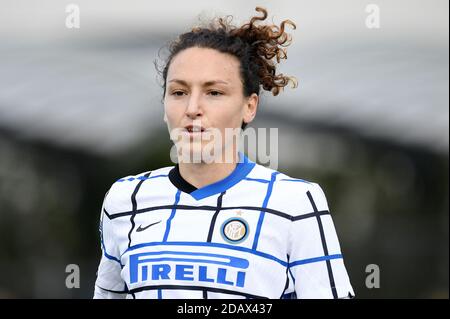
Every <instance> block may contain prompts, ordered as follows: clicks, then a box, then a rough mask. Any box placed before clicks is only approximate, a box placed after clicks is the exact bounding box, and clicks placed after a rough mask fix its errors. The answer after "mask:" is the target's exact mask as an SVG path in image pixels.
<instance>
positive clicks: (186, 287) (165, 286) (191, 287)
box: [130, 285, 269, 299]
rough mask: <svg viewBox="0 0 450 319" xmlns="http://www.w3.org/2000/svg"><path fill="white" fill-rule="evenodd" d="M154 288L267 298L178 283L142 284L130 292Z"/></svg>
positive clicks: (259, 297)
mask: <svg viewBox="0 0 450 319" xmlns="http://www.w3.org/2000/svg"><path fill="white" fill-rule="evenodd" d="M155 289H170V290H207V291H210V292H217V293H222V294H228V295H238V296H244V297H248V298H254V299H269V298H267V297H263V296H257V295H252V294H247V293H244V292H239V291H234V290H228V289H222V288H213V287H201V286H178V285H155V286H144V287H139V288H135V289H131V290H130V293H133V294H135V293H138V292H141V291H146V290H155Z"/></svg>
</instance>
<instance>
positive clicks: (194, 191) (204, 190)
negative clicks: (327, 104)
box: [169, 152, 255, 200]
mask: <svg viewBox="0 0 450 319" xmlns="http://www.w3.org/2000/svg"><path fill="white" fill-rule="evenodd" d="M253 167H255V163H254V162H252V161H251V160H250V159H249V158H248V157H247V156H245V155H244V153H242V152H239V162H238V163H237V165H236V168H235V169H234V170H233V172H232V173H231V174H230V175H228V176H227V177H225V178H224V179H222V180H220V181H217V182H215V183H212V184H209V185H206V186H203V187H201V188H196V187H195V186H193V185H191V184H190V183H189V182H187V181H186V180H185V179H184V178H183V177H182V176H181V174H180V169H179V166H178V164H177V165H175V167H174V168H172V169H171V170H170V172H169V180H170V181H171V182H172V184H173V185H174V186H175V187H176V188H178V189H179V190H181V191H182V192H185V193H188V194H190V195H191V196H192V197H193V198H194V199H196V200H200V199H203V198H206V197H209V196H211V195H215V194H218V193H222V192H223V191H226V190H227V189H229V188H231V187H232V186H234V185H236V184H237V183H239V182H240V181H241V180H242V179H244V178H245V177H246V176H247V175H248V174H249V173H250V172H251V170H252V169H253Z"/></svg>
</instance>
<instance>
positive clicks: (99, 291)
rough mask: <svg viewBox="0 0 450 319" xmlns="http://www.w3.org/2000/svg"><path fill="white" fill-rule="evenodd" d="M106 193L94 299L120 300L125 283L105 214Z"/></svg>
mask: <svg viewBox="0 0 450 319" xmlns="http://www.w3.org/2000/svg"><path fill="white" fill-rule="evenodd" d="M107 201H108V193H106V195H105V199H104V200H103V205H102V210H101V213H100V225H99V231H100V245H101V251H102V256H101V259H100V264H99V266H98V270H97V279H96V281H95V289H94V299H122V298H125V297H126V295H127V289H126V285H125V282H124V281H123V279H122V277H121V271H122V265H121V262H120V253H119V250H118V247H117V245H116V244H115V240H114V231H113V227H112V226H113V224H112V221H111V220H110V219H109V217H108V215H107V214H106V210H105V207H106V206H107Z"/></svg>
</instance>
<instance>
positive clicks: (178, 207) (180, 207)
mask: <svg viewBox="0 0 450 319" xmlns="http://www.w3.org/2000/svg"><path fill="white" fill-rule="evenodd" d="M159 209H170V210H172V209H176V210H206V211H210V210H214V211H215V210H217V206H207V205H203V206H191V205H162V206H153V207H147V208H142V209H137V210H136V211H127V212H121V213H116V214H108V213H106V216H107V217H108V218H109V219H116V218H120V217H125V216H129V215H133V214H142V213H146V212H150V211H154V210H159ZM229 209H246V210H256V211H258V212H261V211H264V212H266V213H269V214H272V215H276V216H278V217H281V218H285V219H287V220H290V221H297V220H301V219H304V218H310V217H315V216H316V215H317V214H318V213H319V214H320V215H327V214H329V213H330V212H329V211H328V210H322V211H319V212H312V213H308V214H304V215H299V216H291V215H289V214H286V213H283V212H280V211H278V210H275V209H272V208H267V207H255V206H232V207H221V208H220V210H229Z"/></svg>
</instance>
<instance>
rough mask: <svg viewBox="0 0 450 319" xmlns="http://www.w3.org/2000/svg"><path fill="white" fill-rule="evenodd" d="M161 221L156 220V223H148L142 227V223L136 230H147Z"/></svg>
mask: <svg viewBox="0 0 450 319" xmlns="http://www.w3.org/2000/svg"><path fill="white" fill-rule="evenodd" d="M160 222H161V221H159V222H155V223H152V224H150V225H147V226H145V227H142V225H139V227H138V228H137V229H136V231H137V232H141V231H144V230H146V229H147V228H149V227H150V226H153V225H156V224H159V223H160Z"/></svg>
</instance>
